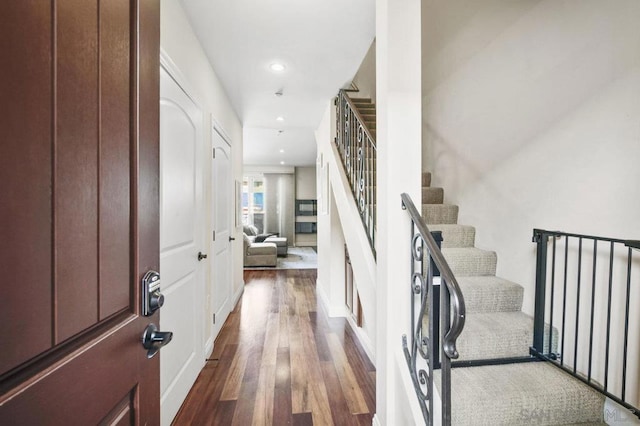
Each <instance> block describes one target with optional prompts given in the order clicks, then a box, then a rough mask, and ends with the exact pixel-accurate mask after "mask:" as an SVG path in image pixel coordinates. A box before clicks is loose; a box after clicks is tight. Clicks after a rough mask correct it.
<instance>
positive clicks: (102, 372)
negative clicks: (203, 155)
mask: <svg viewBox="0 0 640 426" xmlns="http://www.w3.org/2000/svg"><path fill="white" fill-rule="evenodd" d="M0 49H2V52H3V61H4V65H3V66H2V67H1V68H0V85H1V89H0V93H2V96H1V97H0V103H1V104H2V108H1V110H2V111H3V114H1V115H0V116H1V117H0V128H2V130H3V141H2V143H1V144H0V195H1V197H0V203H1V204H2V206H1V208H0V241H2V243H1V244H2V245H1V246H0V271H2V277H1V280H2V281H1V284H0V285H1V294H2V295H3V300H2V302H1V306H0V335H2V336H3V343H2V350H0V419H2V421H8V423H10V424H97V423H99V422H101V421H103V420H104V421H108V420H109V419H116V418H118V419H119V420H118V422H120V424H122V422H123V421H125V420H126V419H128V421H127V422H126V423H134V424H135V423H144V422H150V423H153V422H154V420H157V419H158V414H159V410H158V399H159V387H158V376H159V370H158V359H157V358H154V359H152V360H149V359H147V357H146V351H145V350H144V349H143V348H142V345H141V343H140V337H141V334H142V331H143V330H144V329H145V327H146V325H147V324H148V323H149V322H156V323H157V322H158V319H159V314H156V315H154V316H152V317H149V318H145V317H142V316H140V306H141V303H140V288H139V287H140V278H141V277H142V275H143V274H144V272H145V271H146V270H147V269H157V268H158V266H159V265H158V108H157V103H158V80H159V76H158V55H159V4H158V2H157V1H155V0H139V1H135V0H112V1H108V2H105V1H98V0H91V1H87V0H58V1H44V0H33V1H25V2H22V1H19V2H3V5H2V6H0ZM154 64H155V67H153V65H154ZM150 65H151V67H149V66H150ZM127 401H128V403H127ZM125 412H126V413H127V414H126V415H124V414H123V413H125ZM123 415H124V417H123ZM109 421H110V420H109Z"/></svg>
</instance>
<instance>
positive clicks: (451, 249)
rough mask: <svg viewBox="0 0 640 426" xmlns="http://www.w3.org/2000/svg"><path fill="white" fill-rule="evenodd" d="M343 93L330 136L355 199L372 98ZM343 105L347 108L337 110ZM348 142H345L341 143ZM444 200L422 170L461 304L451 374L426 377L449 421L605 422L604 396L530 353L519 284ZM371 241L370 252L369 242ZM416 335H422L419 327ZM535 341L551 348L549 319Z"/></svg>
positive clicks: (371, 122)
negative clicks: (499, 269)
mask: <svg viewBox="0 0 640 426" xmlns="http://www.w3.org/2000/svg"><path fill="white" fill-rule="evenodd" d="M341 95H342V96H345V94H344V93H341ZM339 98H340V97H339ZM349 99H350V100H349V101H342V103H340V102H338V103H337V107H338V117H339V118H338V121H339V126H338V127H339V128H341V127H340V124H343V123H349V124H347V127H348V128H349V129H350V130H349V131H348V132H347V133H340V131H339V134H338V135H339V136H338V138H337V139H336V143H337V146H338V148H339V150H340V154H341V156H342V160H343V166H344V167H345V171H346V173H347V175H349V174H350V173H351V175H350V176H349V178H350V180H351V185H352V189H353V193H354V197H355V198H356V202H357V200H358V189H357V188H358V186H357V185H358V183H359V176H362V175H360V174H359V172H358V170H356V169H357V167H358V166H357V165H355V164H356V160H357V155H356V154H355V153H354V151H355V150H356V149H357V147H358V146H359V145H357V143H360V140H359V137H358V134H357V132H356V130H355V128H356V127H357V126H358V124H359V123H362V124H363V125H364V127H366V128H367V131H366V134H368V135H369V136H370V140H371V143H372V144H373V146H374V149H375V137H376V106H375V104H374V103H372V102H371V100H370V99H363V98H355V97H354V98H349ZM347 110H349V111H350V112H347V114H345V111H347ZM341 115H342V116H341ZM353 116H355V120H357V121H354V117H353ZM341 120H342V121H341ZM349 120H351V121H349ZM349 132H351V133H350V134H349ZM361 134H362V133H361ZM355 140H358V142H357V143H356V142H354V141H355ZM348 142H349V143H350V144H351V145H350V148H347V146H348V145H349V144H348ZM364 158H365V159H366V160H365V161H366V162H367V169H366V171H365V173H364V176H366V177H367V179H366V180H367V181H368V182H371V185H372V187H371V188H370V189H369V190H368V191H369V193H370V194H372V195H371V197H373V198H369V199H368V200H369V203H368V204H367V205H366V207H365V211H369V210H372V211H373V216H372V217H373V218H375V207H376V202H375V182H376V180H375V171H376V167H375V164H376V158H375V151H369V152H366V151H365V155H364ZM354 176H355V177H354ZM367 185H369V184H367ZM444 200H445V197H444V190H443V189H442V188H435V187H432V186H431V174H430V173H423V175H422V203H423V204H422V211H421V213H422V218H423V219H424V221H425V222H426V224H427V225H428V228H429V230H430V231H432V232H434V231H439V232H441V235H442V250H441V251H442V254H443V256H444V259H445V260H446V263H447V264H448V265H449V267H450V268H451V271H452V273H453V275H454V276H455V277H456V280H457V283H458V285H459V287H460V290H461V291H462V294H463V297H464V304H465V307H466V314H465V322H464V328H463V330H462V333H461V334H460V336H459V337H458V339H457V343H456V347H457V351H458V353H459V358H458V359H456V360H454V361H453V362H452V364H451V365H452V367H453V368H451V370H450V374H451V380H450V382H445V383H449V386H448V389H447V390H445V389H443V388H442V386H443V384H442V381H441V375H442V374H444V373H443V371H444V370H442V369H435V370H434V371H433V382H434V383H435V385H436V388H438V391H439V392H440V394H441V395H444V394H445V393H446V392H447V391H449V392H450V394H451V422H450V424H452V425H473V426H475V425H604V424H606V423H603V418H604V412H605V408H604V406H605V397H604V396H603V394H602V393H600V392H597V391H596V390H594V389H592V388H591V387H589V386H588V385H586V384H584V383H583V382H581V381H580V380H577V379H575V378H574V377H572V376H571V375H570V374H567V373H565V372H563V371H562V370H560V369H559V368H557V367H556V366H554V365H551V363H549V362H539V361H537V358H536V359H534V357H532V356H531V355H530V348H531V346H532V342H533V340H534V336H533V334H534V332H533V330H534V323H533V318H532V317H530V316H528V315H526V314H525V313H523V312H522V301H523V293H524V289H523V287H522V286H521V285H519V284H517V283H514V282H511V281H508V280H506V279H503V278H500V277H497V276H496V266H497V255H496V253H495V252H494V251H490V250H483V249H480V248H477V247H475V228H474V227H473V226H468V225H460V224H458V210H459V209H458V206H456V205H452V204H446V203H444ZM417 214H419V213H418V212H416V215H417ZM362 218H363V224H364V225H365V228H366V227H367V225H368V224H369V225H371V224H373V228H372V229H373V235H375V220H373V221H372V220H366V216H364V215H363V217H362ZM373 241H374V239H370V242H373ZM372 249H373V250H374V254H375V246H374V245H373V244H372ZM445 315H446V314H445ZM418 318H419V317H418ZM418 321H419V320H418ZM428 326H429V325H428V313H427V314H425V316H424V317H423V319H422V328H423V329H424V330H427V328H428ZM422 335H423V336H425V335H426V331H425V332H423V334H422ZM542 347H543V348H544V352H545V353H556V352H558V351H557V347H558V332H557V330H556V328H555V327H549V326H548V325H545V327H544V339H543V343H542ZM414 355H415V354H414ZM407 362H410V360H409V359H408V360H407ZM435 364H436V365H437V364H438V363H437V362H436V363H435ZM447 371H448V370H447ZM442 377H446V376H442ZM421 380H422V379H421ZM421 383H422V384H421V385H420V384H418V383H417V382H414V386H417V387H416V389H418V388H420V387H421V386H425V382H421ZM418 392H420V391H418ZM408 397H409V398H411V397H415V396H413V395H408ZM423 398H424V395H423ZM427 399H428V398H427ZM434 414H435V413H434ZM429 416H430V417H432V418H431V420H434V419H433V416H431V415H429Z"/></svg>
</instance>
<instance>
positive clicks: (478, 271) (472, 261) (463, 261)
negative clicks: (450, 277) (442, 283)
mask: <svg viewBox="0 0 640 426" xmlns="http://www.w3.org/2000/svg"><path fill="white" fill-rule="evenodd" d="M449 250H451V249H443V250H442V253H443V254H444V257H445V259H447V263H448V264H449V267H450V268H451V271H452V272H453V274H454V275H455V276H460V277H477V276H491V275H495V274H496V265H497V263H498V258H497V256H496V254H495V253H494V252H490V251H485V252H481V253H473V254H469V255H462V256H459V255H457V254H452V253H450V252H449Z"/></svg>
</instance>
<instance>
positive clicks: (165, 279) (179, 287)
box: [160, 68, 206, 425]
mask: <svg viewBox="0 0 640 426" xmlns="http://www.w3.org/2000/svg"><path fill="white" fill-rule="evenodd" d="M202 121H203V120H202V112H201V111H200V109H199V108H198V106H197V105H196V104H195V103H194V102H193V100H192V99H191V98H190V97H189V96H188V95H187V94H186V93H185V92H184V91H183V90H182V89H181V87H180V86H179V85H178V84H177V83H176V81H175V80H174V79H173V78H172V77H171V76H170V75H169V74H168V73H167V72H166V71H165V70H164V68H163V69H161V73H160V273H161V280H162V281H161V282H162V293H163V294H164V296H165V303H164V306H163V307H162V316H161V320H160V324H161V328H162V329H165V330H172V331H173V342H172V343H171V344H170V345H167V347H165V348H163V350H162V355H161V358H160V389H161V391H160V392H161V399H160V404H161V419H162V424H163V425H169V424H170V423H171V421H172V420H173V418H174V417H175V415H176V413H177V412H178V410H179V408H180V405H181V404H182V402H183V401H184V399H185V397H186V396H187V393H188V392H189V390H190V389H191V386H192V385H193V383H194V382H195V380H196V378H197V376H198V374H199V372H200V370H201V369H202V366H203V365H204V348H203V346H204V345H203V340H204V339H203V319H204V308H205V306H204V302H203V300H204V294H205V291H204V264H205V263H206V260H205V261H199V260H198V252H199V251H201V250H202V246H203V241H202V236H203V235H204V223H203V222H204V221H203V218H204V215H203V212H202V210H203V205H202V204H203V201H202V184H203V177H202V173H203V172H202V164H201V163H202V157H203V140H202ZM202 251H204V250H202Z"/></svg>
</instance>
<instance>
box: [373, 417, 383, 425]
mask: <svg viewBox="0 0 640 426" xmlns="http://www.w3.org/2000/svg"><path fill="white" fill-rule="evenodd" d="M371 425H372V426H382V424H381V423H380V419H379V418H378V415H377V414H374V415H373V421H372V422H371Z"/></svg>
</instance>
